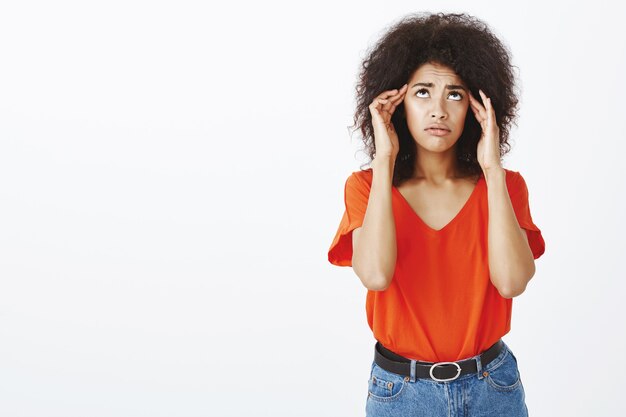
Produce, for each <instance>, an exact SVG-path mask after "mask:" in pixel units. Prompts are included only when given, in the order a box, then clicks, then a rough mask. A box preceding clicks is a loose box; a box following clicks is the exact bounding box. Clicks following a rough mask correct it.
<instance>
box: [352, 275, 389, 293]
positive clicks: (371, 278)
mask: <svg viewBox="0 0 626 417" xmlns="http://www.w3.org/2000/svg"><path fill="white" fill-rule="evenodd" d="M357 276H358V277H359V279H360V280H361V283H362V284H363V286H364V287H365V288H367V289H368V290H370V291H385V290H386V289H387V288H389V285H390V284H391V279H389V278H387V277H385V275H384V274H375V275H374V274H373V275H359V274H358V273H357Z"/></svg>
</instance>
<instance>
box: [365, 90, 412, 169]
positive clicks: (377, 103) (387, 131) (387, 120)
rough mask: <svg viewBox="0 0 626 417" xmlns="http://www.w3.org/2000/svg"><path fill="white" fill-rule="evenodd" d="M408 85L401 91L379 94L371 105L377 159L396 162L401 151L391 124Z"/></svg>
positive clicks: (388, 91)
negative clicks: (387, 159) (388, 159)
mask: <svg viewBox="0 0 626 417" xmlns="http://www.w3.org/2000/svg"><path fill="white" fill-rule="evenodd" d="M406 91H407V84H404V85H403V86H402V87H400V90H398V89H393V90H387V91H384V92H382V93H381V94H379V95H378V96H377V97H376V98H375V99H374V100H373V101H372V103H371V104H370V105H369V109H370V113H371V115H372V127H373V128H374V144H375V146H376V158H378V157H382V158H387V157H388V158H391V160H392V161H395V160H396V156H397V155H398V152H399V151H400V143H399V141H398V134H397V133H396V130H395V129H394V127H393V123H392V122H391V116H392V115H393V112H394V111H395V110H396V107H397V106H398V104H400V103H401V102H402V100H404V95H405V94H406Z"/></svg>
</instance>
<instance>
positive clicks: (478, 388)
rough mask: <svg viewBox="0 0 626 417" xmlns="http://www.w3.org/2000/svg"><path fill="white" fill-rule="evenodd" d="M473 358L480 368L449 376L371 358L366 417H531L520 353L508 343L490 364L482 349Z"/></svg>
mask: <svg viewBox="0 0 626 417" xmlns="http://www.w3.org/2000/svg"><path fill="white" fill-rule="evenodd" d="M503 342H504V341H503ZM472 359H474V360H476V362H477V367H478V372H477V373H475V374H474V373H471V374H466V375H461V376H460V377H459V378H457V379H455V380H453V381H445V382H439V381H435V380H432V379H428V378H410V377H405V376H404V375H400V374H396V373H393V372H389V371H386V370H384V369H383V368H381V367H380V366H378V365H377V364H376V362H374V361H372V370H371V373H370V378H369V381H368V393H367V402H366V406H365V415H366V417H387V416H394V417H396V416H397V417H411V416H420V417H479V416H480V417H491V416H493V417H527V416H528V409H527V408H526V403H525V395H524V386H523V385H522V380H521V377H520V373H519V370H518V368H517V358H516V357H515V355H514V354H513V352H512V351H511V349H509V347H508V345H507V344H506V343H504V345H503V348H502V350H501V351H500V353H499V354H498V356H496V358H495V359H493V360H492V361H491V362H489V363H488V364H487V365H486V366H485V365H483V364H481V362H480V355H476V356H473V357H472Z"/></svg>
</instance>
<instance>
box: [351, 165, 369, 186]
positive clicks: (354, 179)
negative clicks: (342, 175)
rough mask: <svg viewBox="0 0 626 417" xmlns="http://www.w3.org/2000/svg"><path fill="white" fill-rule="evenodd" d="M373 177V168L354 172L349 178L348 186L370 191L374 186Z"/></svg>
mask: <svg viewBox="0 0 626 417" xmlns="http://www.w3.org/2000/svg"><path fill="white" fill-rule="evenodd" d="M372 175H373V170H372V168H368V169H365V170H358V171H354V172H352V173H351V174H350V176H348V179H347V180H346V184H348V185H352V186H356V187H361V188H367V189H369V188H370V187H371V185H372Z"/></svg>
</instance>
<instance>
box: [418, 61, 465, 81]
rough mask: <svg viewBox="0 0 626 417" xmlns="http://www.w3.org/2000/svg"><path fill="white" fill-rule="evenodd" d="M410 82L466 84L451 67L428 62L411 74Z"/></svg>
mask: <svg viewBox="0 0 626 417" xmlns="http://www.w3.org/2000/svg"><path fill="white" fill-rule="evenodd" d="M409 81H410V82H424V83H442V82H455V83H458V84H464V83H463V80H462V79H461V77H459V75H458V74H457V73H456V72H454V70H453V69H452V68H450V67H447V66H445V65H441V64H431V63H426V64H423V65H422V66H420V67H419V68H418V69H417V70H415V72H413V75H412V76H411V79H410V80H409Z"/></svg>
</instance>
